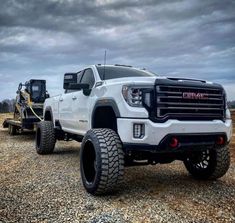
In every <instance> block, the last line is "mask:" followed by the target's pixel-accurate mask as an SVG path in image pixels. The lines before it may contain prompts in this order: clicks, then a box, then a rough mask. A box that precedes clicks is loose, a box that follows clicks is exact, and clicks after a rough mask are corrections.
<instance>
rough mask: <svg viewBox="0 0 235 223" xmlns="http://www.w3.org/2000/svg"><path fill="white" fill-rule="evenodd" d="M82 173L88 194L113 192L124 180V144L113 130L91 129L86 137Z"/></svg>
mask: <svg viewBox="0 0 235 223" xmlns="http://www.w3.org/2000/svg"><path fill="white" fill-rule="evenodd" d="M80 171H81V177H82V182H83V185H84V187H85V189H86V190H87V192H89V193H91V194H94V195H98V194H105V193H110V192H113V191H114V190H115V189H117V188H118V186H119V185H120V183H121V182H122V179H123V173H124V153H123V150H122V143H121V141H120V139H119V136H118V135H117V133H116V132H114V131H113V130H111V129H91V130H89V131H88V132H87V134H86V135H85V136H84V138H83V141H82V146H81V152H80Z"/></svg>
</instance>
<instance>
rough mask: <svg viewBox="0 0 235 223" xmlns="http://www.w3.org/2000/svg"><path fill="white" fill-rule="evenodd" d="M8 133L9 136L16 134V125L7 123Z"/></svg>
mask: <svg viewBox="0 0 235 223" xmlns="http://www.w3.org/2000/svg"><path fill="white" fill-rule="evenodd" d="M8 133H9V135H11V136H14V135H16V133H17V128H16V126H14V125H11V124H9V125H8Z"/></svg>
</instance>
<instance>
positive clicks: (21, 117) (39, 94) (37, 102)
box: [3, 79, 49, 135]
mask: <svg viewBox="0 0 235 223" xmlns="http://www.w3.org/2000/svg"><path fill="white" fill-rule="evenodd" d="M22 87H24V89H22ZM48 97H49V95H48V94H47V91H46V81H45V80H35V79H31V80H29V81H27V82H26V83H25V84H22V83H20V84H19V87H18V91H17V96H16V103H15V110H14V114H13V118H7V119H5V120H4V122H3V128H8V130H9V134H10V135H15V134H16V133H17V132H22V131H23V130H31V131H32V130H34V129H35V125H36V123H38V122H40V121H41V120H42V119H43V105H44V102H45V99H46V98H48Z"/></svg>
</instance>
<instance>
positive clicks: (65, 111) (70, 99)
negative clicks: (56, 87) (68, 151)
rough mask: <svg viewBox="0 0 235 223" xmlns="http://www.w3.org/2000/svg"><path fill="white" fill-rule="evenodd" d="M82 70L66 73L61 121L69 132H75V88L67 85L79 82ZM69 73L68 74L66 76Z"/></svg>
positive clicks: (61, 104) (60, 100) (64, 128)
mask: <svg viewBox="0 0 235 223" xmlns="http://www.w3.org/2000/svg"><path fill="white" fill-rule="evenodd" d="M79 74H80V72H78V73H67V74H65V80H67V82H65V80H64V89H65V93H64V94H62V95H61V96H60V98H59V121H60V124H61V127H62V129H63V130H65V131H67V132H73V129H74V118H73V109H72V108H73V106H74V96H73V93H74V90H68V89H67V88H66V87H65V86H66V85H68V84H69V82H71V83H77V82H78V81H80V79H78V77H79ZM66 75H67V76H66Z"/></svg>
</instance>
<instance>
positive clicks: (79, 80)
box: [77, 70, 83, 84]
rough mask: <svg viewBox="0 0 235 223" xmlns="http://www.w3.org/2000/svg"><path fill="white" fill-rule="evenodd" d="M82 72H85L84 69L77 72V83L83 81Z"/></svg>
mask: <svg viewBox="0 0 235 223" xmlns="http://www.w3.org/2000/svg"><path fill="white" fill-rule="evenodd" d="M82 74H83V70H82V71H79V72H78V73H77V83H78V84H79V83H80V82H81V79H82Z"/></svg>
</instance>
